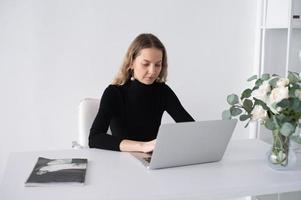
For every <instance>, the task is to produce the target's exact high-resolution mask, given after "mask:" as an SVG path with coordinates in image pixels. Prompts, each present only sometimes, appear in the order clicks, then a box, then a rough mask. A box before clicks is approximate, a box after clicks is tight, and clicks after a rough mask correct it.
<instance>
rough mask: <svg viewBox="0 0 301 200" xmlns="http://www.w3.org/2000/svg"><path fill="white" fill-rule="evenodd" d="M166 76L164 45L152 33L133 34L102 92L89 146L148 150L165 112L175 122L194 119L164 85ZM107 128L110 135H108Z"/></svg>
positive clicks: (153, 144)
mask: <svg viewBox="0 0 301 200" xmlns="http://www.w3.org/2000/svg"><path fill="white" fill-rule="evenodd" d="M166 77H167V55H166V50H165V47H164V45H163V44H162V43H161V41H160V40H159V39H158V38H157V37H156V36H154V35H152V34H141V35H139V36H138V37H136V38H135V40H134V41H133V42H132V44H131V45H130V47H129V49H128V51H127V53H126V56H125V58H124V61H123V64H122V67H121V69H120V72H119V74H118V75H117V77H116V78H115V80H114V81H113V84H112V85H109V86H108V87H107V88H106V89H105V91H104V93H103V95H102V98H101V101H100V106H99V111H98V113H97V116H96V118H95V120H94V122H93V124H92V127H91V129H90V135H89V146H90V147H91V148H100V149H108V150H115V151H138V152H144V153H148V152H152V151H153V149H154V147H155V143H156V140H155V139H156V136H157V132H158V129H159V126H160V124H161V118H162V115H163V112H164V111H167V112H168V114H169V115H170V116H171V117H172V118H173V119H174V120H175V121H176V122H187V121H194V119H193V118H192V117H191V116H190V115H189V114H188V112H187V111H186V110H185V109H184V108H183V106H182V105H181V103H180V101H179V100H178V98H177V96H176V95H175V93H174V92H173V91H172V90H171V89H170V88H169V87H168V86H167V85H166V84H165V81H166ZM109 127H110V129H111V131H112V135H109V134H107V131H108V128H109ZM171 137H172V133H171Z"/></svg>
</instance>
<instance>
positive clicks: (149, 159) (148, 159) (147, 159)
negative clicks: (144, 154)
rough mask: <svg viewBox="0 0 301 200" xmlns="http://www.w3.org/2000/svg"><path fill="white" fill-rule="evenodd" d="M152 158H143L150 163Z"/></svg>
mask: <svg viewBox="0 0 301 200" xmlns="http://www.w3.org/2000/svg"><path fill="white" fill-rule="evenodd" d="M151 159H152V157H148V158H143V160H145V161H146V162H148V163H150V161H151Z"/></svg>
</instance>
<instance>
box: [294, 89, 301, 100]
mask: <svg viewBox="0 0 301 200" xmlns="http://www.w3.org/2000/svg"><path fill="white" fill-rule="evenodd" d="M295 95H296V97H297V98H299V99H300V101H301V90H296V91H295Z"/></svg>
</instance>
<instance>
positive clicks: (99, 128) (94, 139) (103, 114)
mask: <svg viewBox="0 0 301 200" xmlns="http://www.w3.org/2000/svg"><path fill="white" fill-rule="evenodd" d="M114 92H115V91H114V88H113V87H112V86H108V87H107V88H106V90H105V91H104V93H103V95H102V97H101V100H100V106H99V110H98V113H97V115H96V118H95V120H94V122H93V124H92V127H91V129H90V135H89V146H90V148H99V149H107V150H114V151H120V149H119V144H120V142H121V141H122V140H123V138H121V137H119V136H114V135H109V134H107V131H108V128H109V125H110V121H111V118H112V108H113V106H114V99H116V94H115V93H114Z"/></svg>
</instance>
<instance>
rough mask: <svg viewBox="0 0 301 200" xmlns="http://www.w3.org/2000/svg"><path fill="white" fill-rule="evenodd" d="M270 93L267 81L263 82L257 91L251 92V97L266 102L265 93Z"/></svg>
mask: <svg viewBox="0 0 301 200" xmlns="http://www.w3.org/2000/svg"><path fill="white" fill-rule="evenodd" d="M270 91H271V85H270V84H269V82H268V81H264V82H263V83H262V84H261V86H259V88H258V89H257V90H254V91H253V96H254V97H255V98H257V99H260V100H262V101H263V102H267V99H268V96H267V93H268V92H270Z"/></svg>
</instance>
